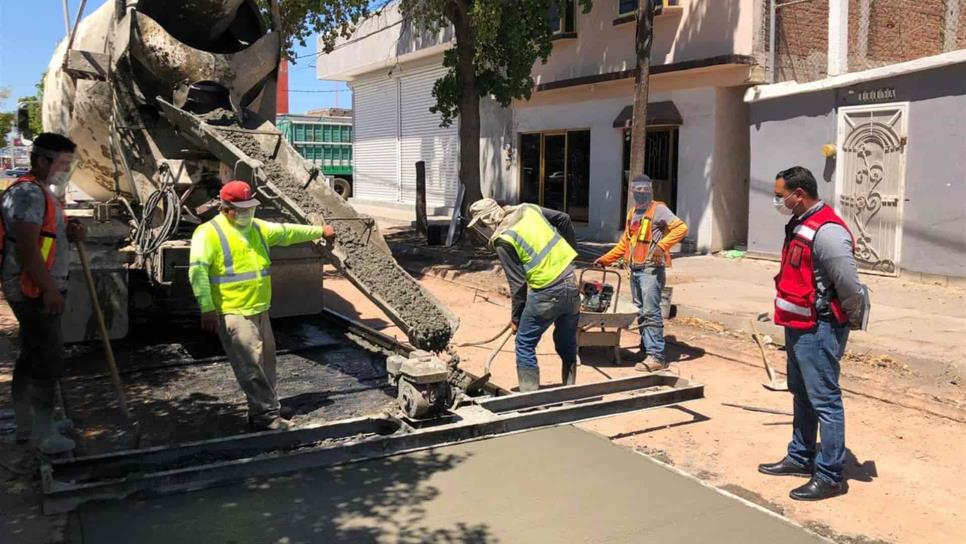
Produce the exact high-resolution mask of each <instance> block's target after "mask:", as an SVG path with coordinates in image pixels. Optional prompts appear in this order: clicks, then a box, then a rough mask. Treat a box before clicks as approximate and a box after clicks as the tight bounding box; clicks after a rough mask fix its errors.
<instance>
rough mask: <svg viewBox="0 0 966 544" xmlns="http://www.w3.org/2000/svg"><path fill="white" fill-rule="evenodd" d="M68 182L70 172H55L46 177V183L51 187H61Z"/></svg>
mask: <svg viewBox="0 0 966 544" xmlns="http://www.w3.org/2000/svg"><path fill="white" fill-rule="evenodd" d="M69 181H70V172H56V173H54V174H51V175H49V176H47V183H49V184H50V186H51V187H63V186H65V185H67V182H69Z"/></svg>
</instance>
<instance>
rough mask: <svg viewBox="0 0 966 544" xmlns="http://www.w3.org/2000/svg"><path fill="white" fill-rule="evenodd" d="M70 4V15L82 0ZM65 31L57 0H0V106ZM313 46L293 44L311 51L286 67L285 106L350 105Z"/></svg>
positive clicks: (30, 86)
mask: <svg viewBox="0 0 966 544" xmlns="http://www.w3.org/2000/svg"><path fill="white" fill-rule="evenodd" d="M104 2H105V0H88V2H87V7H86V8H85V9H84V12H85V13H86V14H89V13H92V12H93V11H94V10H95V9H97V8H98V7H100V6H101V5H103V4H104ZM68 4H69V6H70V10H71V19H72V20H73V17H74V15H73V14H74V13H76V10H77V8H78V7H79V6H80V0H70V1H69V2H68ZM65 34H66V30H65V28H64V12H63V4H62V2H61V0H0V88H4V87H9V88H10V91H11V97H10V99H9V100H7V102H6V103H4V104H0V108H2V109H3V110H5V111H9V110H13V109H14V108H15V104H16V100H17V98H20V97H24V96H33V95H34V93H35V89H34V85H35V84H36V83H37V82H38V81H39V80H40V76H41V74H43V73H44V70H46V69H47V65H48V64H49V63H50V57H51V55H53V53H54V49H55V48H56V47H57V44H58V43H59V42H60V40H62V39H63V38H64V36H65ZM315 51H316V49H315V40H310V41H309V42H308V43H307V44H306V47H298V48H297V50H296V55H297V56H302V55H310V56H309V57H306V58H302V59H298V60H297V63H296V64H294V65H291V66H290V67H289V89H290V90H291V91H292V92H290V93H289V110H290V111H291V112H292V113H304V112H305V111H307V110H310V109H315V108H325V107H333V106H339V107H344V108H347V107H351V105H352V94H351V92H350V91H349V90H348V88H347V87H346V86H345V84H344V83H342V82H335V81H325V82H323V81H319V80H317V79H316V78H315V58H314V57H313V56H311V55H313V54H314V53H315ZM332 91H339V92H332Z"/></svg>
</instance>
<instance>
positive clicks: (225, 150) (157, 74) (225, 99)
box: [43, 0, 458, 351]
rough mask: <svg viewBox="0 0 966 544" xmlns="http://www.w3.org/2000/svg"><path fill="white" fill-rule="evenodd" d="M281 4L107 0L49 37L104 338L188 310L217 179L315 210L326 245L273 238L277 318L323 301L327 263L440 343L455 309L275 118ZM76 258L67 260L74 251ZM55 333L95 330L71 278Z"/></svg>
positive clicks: (53, 111) (58, 117)
mask: <svg viewBox="0 0 966 544" xmlns="http://www.w3.org/2000/svg"><path fill="white" fill-rule="evenodd" d="M277 21H278V16H277V12H276V13H275V14H274V17H272V16H266V15H265V14H263V12H261V11H260V10H259V7H258V5H256V3H255V1H254V0H192V1H185V2H168V1H164V0H126V1H125V0H118V1H109V2H107V3H105V4H104V5H103V6H101V7H100V8H99V9H97V10H96V11H94V12H93V13H91V14H90V15H89V16H87V17H84V18H83V19H82V20H81V21H80V22H79V24H77V25H76V28H75V29H74V31H73V32H72V33H71V35H70V36H68V37H67V38H65V40H64V42H63V43H61V44H60V46H59V47H58V48H57V50H56V52H55V54H54V56H53V59H52V60H51V63H50V66H49V69H48V73H47V76H46V79H45V81H44V102H43V122H44V128H45V130H48V131H52V132H58V133H61V134H65V135H68V136H69V137H70V138H71V139H73V140H74V141H75V142H76V143H77V144H78V149H77V152H76V156H77V159H78V162H77V167H76V169H75V172H74V175H73V177H72V183H73V185H74V186H75V187H76V188H78V189H79V190H80V191H82V192H83V193H84V194H86V195H87V196H88V197H89V198H90V200H80V199H78V202H76V203H74V204H73V205H72V206H71V211H70V213H71V214H72V215H75V216H79V217H81V218H82V219H83V220H84V221H86V222H88V223H89V224H88V231H89V241H88V245H89V251H88V253H89V254H91V255H92V259H91V261H92V267H93V269H94V271H95V274H94V275H95V278H96V284H97V292H98V296H99V298H100V303H101V305H102V306H103V307H104V308H105V314H106V316H107V321H108V325H109V328H110V335H111V336H112V337H115V338H116V337H121V336H124V335H126V334H127V332H128V330H129V329H130V328H133V327H138V326H141V325H143V324H144V323H152V322H156V320H158V319H161V320H165V321H172V320H177V319H182V318H183V319H192V320H194V319H196V318H197V313H196V312H197V310H196V307H195V302H194V298H193V297H192V296H191V291H190V287H189V285H188V281H187V269H188V251H189V244H190V237H191V233H192V232H193V230H194V229H195V227H196V226H197V225H199V224H200V223H202V222H204V221H206V220H208V219H210V218H211V217H213V216H214V214H216V213H218V202H217V194H218V190H219V188H220V186H221V185H222V183H224V182H226V181H228V180H230V179H243V180H246V181H249V182H250V183H252V185H253V186H254V187H255V188H256V192H257V195H258V198H259V200H260V201H261V203H262V207H261V208H260V212H259V213H260V215H261V216H264V217H267V218H275V219H277V220H284V221H288V222H303V223H304V222H312V221H316V222H317V221H318V220H319V219H320V217H325V218H326V220H327V221H329V222H331V223H332V224H333V225H334V226H335V227H336V230H337V233H338V234H337V239H336V242H335V243H334V244H332V245H330V246H324V245H315V246H310V247H295V248H273V250H272V260H273V266H272V283H273V291H274V301H273V307H272V312H273V316H290V315H304V314H311V313H317V312H319V311H320V310H321V309H322V281H321V278H322V275H321V271H322V264H323V262H328V263H331V264H332V265H334V266H336V267H337V268H338V269H339V270H340V271H341V272H342V273H343V274H344V275H345V276H346V277H347V278H348V279H349V280H350V281H351V282H353V283H354V284H355V285H356V286H357V287H358V288H359V289H360V290H362V291H363V292H364V293H365V294H366V295H367V296H368V297H369V298H370V299H371V300H373V301H374V302H375V303H376V304H377V305H378V306H379V307H380V308H382V309H383V310H384V312H385V313H386V315H387V316H388V317H389V318H390V319H391V320H392V321H394V322H395V323H396V324H397V325H399V326H400V328H402V329H403V331H405V333H406V334H407V335H408V337H409V339H410V342H411V343H412V344H413V345H415V346H417V347H419V348H421V349H425V350H428V351H441V350H443V349H445V348H446V346H447V345H448V343H449V340H450V338H451V336H452V334H453V332H454V330H455V328H456V327H457V325H458V321H457V319H456V318H455V317H454V316H453V315H452V314H451V313H450V312H449V311H448V310H447V309H446V308H445V307H444V306H443V305H442V304H440V303H439V302H438V301H437V300H436V299H435V298H434V297H433V296H432V295H431V294H429V293H428V292H427V291H425V290H424V289H423V288H422V287H420V286H419V285H418V284H417V283H416V282H415V281H414V280H413V279H412V278H411V277H410V276H409V275H408V274H407V273H406V272H405V271H403V270H402V268H401V267H399V265H398V264H397V263H396V262H395V261H394V260H393V258H392V256H391V254H390V252H389V249H388V247H387V245H386V243H385V241H384V239H383V238H382V236H381V235H380V233H379V231H378V229H376V228H375V225H374V222H373V220H372V219H371V218H368V217H364V216H360V215H359V214H358V213H356V211H355V210H354V209H353V208H352V207H351V206H350V205H348V204H347V203H346V202H344V201H343V200H342V199H341V198H340V197H339V196H338V195H337V194H336V193H335V192H334V191H333V190H332V189H331V187H330V186H329V183H328V180H327V179H326V178H325V176H324V175H323V174H322V173H321V172H320V171H319V170H318V168H316V167H315V166H313V165H312V164H310V163H308V162H306V161H305V160H303V159H302V158H301V157H300V156H299V154H298V153H297V152H296V151H295V150H294V149H293V148H292V147H291V146H290V145H289V144H288V143H287V142H286V141H285V139H284V138H282V134H281V132H279V130H278V129H277V128H276V127H275V125H274V124H273V120H274V112H275V87H276V76H277V70H278V65H279V58H280V37H279V34H278V33H277V32H274V31H273V30H272V28H273V27H276V28H277ZM75 261H76V259H75ZM80 277H81V274H72V278H76V280H72V281H77V282H78V285H77V286H72V287H74V288H72V289H71V297H72V298H71V299H70V300H68V312H67V314H66V319H65V323H66V330H65V335H66V338H67V339H68V340H73V341H78V340H83V339H90V338H92V337H94V336H95V335H96V332H95V331H96V329H95V328H94V327H93V326H92V322H93V320H92V316H91V310H90V304H88V301H87V300H86V296H87V294H86V291H85V290H84V288H83V286H82V284H80V283H79V282H80V281H82V280H81V279H80Z"/></svg>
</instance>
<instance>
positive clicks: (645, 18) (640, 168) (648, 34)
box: [628, 0, 654, 181]
mask: <svg viewBox="0 0 966 544" xmlns="http://www.w3.org/2000/svg"><path fill="white" fill-rule="evenodd" d="M634 43H635V48H634V49H635V51H636V53H637V72H636V74H635V77H634V114H633V117H632V118H631V171H630V178H629V179H628V181H630V179H634V176H639V175H641V174H643V173H644V159H645V154H646V152H647V150H646V149H645V145H644V143H645V141H646V139H647V95H648V87H649V79H650V75H651V46H652V45H653V43H654V2H653V1H652V0H638V7H637V35H636V39H635V42H634Z"/></svg>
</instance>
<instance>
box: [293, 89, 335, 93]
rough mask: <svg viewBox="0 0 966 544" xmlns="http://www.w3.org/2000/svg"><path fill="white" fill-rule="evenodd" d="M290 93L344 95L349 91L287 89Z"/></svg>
mask: <svg viewBox="0 0 966 544" xmlns="http://www.w3.org/2000/svg"><path fill="white" fill-rule="evenodd" d="M288 92H290V93H313V94H315V93H346V92H349V89H331V90H329V89H326V90H309V89H289V90H288Z"/></svg>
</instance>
